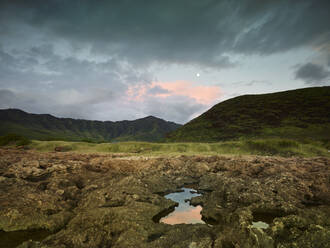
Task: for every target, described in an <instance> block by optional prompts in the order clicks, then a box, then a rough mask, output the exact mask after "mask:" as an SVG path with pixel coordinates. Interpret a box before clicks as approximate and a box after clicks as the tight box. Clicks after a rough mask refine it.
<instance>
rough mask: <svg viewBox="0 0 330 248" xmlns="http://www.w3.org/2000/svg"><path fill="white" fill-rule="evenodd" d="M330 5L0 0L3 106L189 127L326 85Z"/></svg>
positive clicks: (273, 0)
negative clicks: (240, 104)
mask: <svg viewBox="0 0 330 248" xmlns="http://www.w3.org/2000/svg"><path fill="white" fill-rule="evenodd" d="M329 23H330V1H329V0H310V1H303V0H297V1H296V0H292V1H289V0H283V1H281V0H250V1H248V0H242V1H230V0H227V1H225V0H223V1H222V0H166V1H165V0H120V1H119V0H108V1H106V0H98V1H95V0H79V1H78V0H70V1H69V0H33V1H26V0H0V108H1V109H4V108H20V109H22V110H25V111H28V112H32V113H50V114H53V115H55V116H59V117H73V118H84V119H96V120H113V121H116V120H123V119H128V120H131V119H136V118H141V117H144V116H148V115H154V116H157V117H160V118H163V119H166V120H170V121H175V122H178V123H185V122H187V121H189V120H191V119H192V118H194V117H196V116H197V115H199V114H200V113H202V112H204V111H205V110H207V109H208V108H210V107H211V106H212V105H214V104H215V103H218V102H220V101H223V100H226V99H228V98H231V97H234V96H237V95H242V94H257V93H268V92H275V91H282V90H289V89H296V88H303V87H311V86H322V85H330V25H329Z"/></svg>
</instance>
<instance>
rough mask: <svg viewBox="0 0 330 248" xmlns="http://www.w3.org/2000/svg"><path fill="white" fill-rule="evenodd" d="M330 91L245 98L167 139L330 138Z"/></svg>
mask: <svg viewBox="0 0 330 248" xmlns="http://www.w3.org/2000/svg"><path fill="white" fill-rule="evenodd" d="M329 128H330V87H314V88H304V89H297V90H290V91H285V92H278V93H272V94H262V95H244V96H239V97H235V98H232V99H229V100H227V101H224V102H221V103H219V104H217V105H215V106H213V107H212V108H211V109H210V110H208V111H207V112H205V113H203V114H202V115H200V116H199V117H197V118H195V119H194V120H192V121H190V122H189V123H187V124H185V125H184V126H182V127H181V128H179V129H177V130H176V131H174V132H172V133H170V134H169V135H168V137H167V138H168V139H167V140H168V141H196V142H197V141H198V142H214V141H221V140H230V139H237V138H240V137H281V138H282V137H285V138H294V139H305V138H310V139H316V140H320V139H324V140H329V138H330V131H329V130H330V129H329Z"/></svg>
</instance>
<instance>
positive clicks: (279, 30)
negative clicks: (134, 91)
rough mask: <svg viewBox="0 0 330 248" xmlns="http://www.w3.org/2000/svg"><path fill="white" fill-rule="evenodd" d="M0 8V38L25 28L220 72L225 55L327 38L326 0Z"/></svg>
mask: <svg viewBox="0 0 330 248" xmlns="http://www.w3.org/2000/svg"><path fill="white" fill-rule="evenodd" d="M0 9H1V10H0V16H1V18H0V30H1V31H2V33H3V34H7V35H9V36H11V35H19V34H18V31H17V30H21V33H22V34H24V35H25V36H26V34H25V33H24V31H23V30H24V29H28V28H30V29H31V30H29V31H30V36H31V35H34V33H36V32H37V33H38V34H39V35H40V36H43V35H44V36H47V37H48V38H50V37H51V38H52V39H55V40H56V39H64V40H69V41H71V44H75V45H77V44H79V43H81V44H83V45H86V46H90V48H91V51H92V52H93V53H101V54H102V53H105V52H106V53H108V54H113V55H117V56H119V57H121V58H123V59H127V60H129V61H130V62H135V63H136V64H141V63H146V62H154V61H157V62H165V63H166V62H170V63H190V64H200V65H204V66H213V67H218V68H221V67H228V66H233V65H234V64H233V62H232V61H230V57H229V56H228V55H226V53H243V54H250V53H257V54H271V53H276V52H282V51H286V50H289V49H292V48H297V47H300V46H306V45H314V46H318V45H322V44H324V43H325V42H328V40H329V35H330V33H329V31H330V26H329V25H328V24H329V23H330V15H329V9H330V2H329V1H327V0H318V1H313V0H309V1H284V0H282V1H281V0H270V1H262V0H249V1H248V0H245V1H244V0H243V1H239V2H238V1H219V0H205V1H199V0H182V1H171V0H170V1H155V0H134V1H133V0H124V1H105V0H104V1H97V3H95V1H91V0H86V1H58V0H49V1H43V0H35V1H23V0H21V1H2V4H1V5H0ZM8 27H11V28H10V29H8ZM72 42H73V43H72Z"/></svg>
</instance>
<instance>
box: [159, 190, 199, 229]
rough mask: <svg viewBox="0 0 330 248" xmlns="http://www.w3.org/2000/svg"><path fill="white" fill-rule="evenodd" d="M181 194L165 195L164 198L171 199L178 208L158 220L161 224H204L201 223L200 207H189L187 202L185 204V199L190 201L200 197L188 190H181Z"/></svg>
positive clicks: (193, 191) (195, 192)
mask: <svg viewBox="0 0 330 248" xmlns="http://www.w3.org/2000/svg"><path fill="white" fill-rule="evenodd" d="M182 190H183V192H175V193H171V194H168V195H165V198H167V199H171V200H172V201H175V202H177V203H179V206H177V207H176V208H175V210H174V211H173V212H172V213H170V214H169V215H167V216H165V217H163V218H161V219H160V222H161V223H165V224H170V225H175V224H197V223H201V224H205V222H204V221H202V215H201V214H200V212H201V211H202V207H201V206H196V207H194V206H191V205H189V202H185V200H187V199H191V198H192V197H195V196H200V195H201V194H198V193H197V191H196V190H194V189H190V188H182Z"/></svg>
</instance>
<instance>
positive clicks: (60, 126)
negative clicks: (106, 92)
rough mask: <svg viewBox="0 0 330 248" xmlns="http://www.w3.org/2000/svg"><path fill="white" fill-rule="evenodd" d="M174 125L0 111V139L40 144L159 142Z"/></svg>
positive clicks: (154, 120) (147, 120)
mask: <svg viewBox="0 0 330 248" xmlns="http://www.w3.org/2000/svg"><path fill="white" fill-rule="evenodd" d="M179 126H180V125H179V124H176V123H174V122H168V121H164V120H162V119H159V118H156V117H153V116H148V117H145V118H142V119H137V120H134V121H117V122H112V121H104V122H103V121H89V120H76V119H70V118H56V117H54V116H52V115H48V114H41V115H39V114H29V113H26V112H24V111H22V110H18V109H6V110H0V135H5V134H8V133H16V134H20V135H24V136H26V137H28V138H31V139H40V140H72V141H77V140H95V141H128V140H130V141H133V140H134V141H160V140H162V139H163V138H164V136H165V134H166V133H168V132H170V131H173V130H175V129H177V128H178V127H179Z"/></svg>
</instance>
